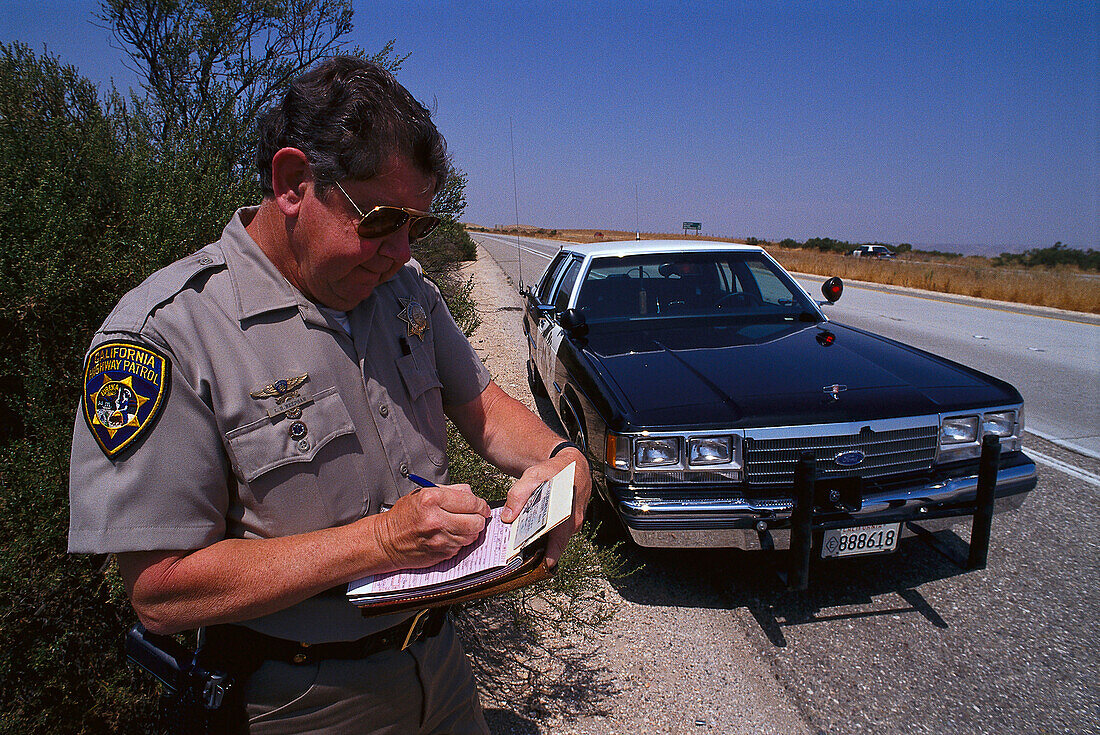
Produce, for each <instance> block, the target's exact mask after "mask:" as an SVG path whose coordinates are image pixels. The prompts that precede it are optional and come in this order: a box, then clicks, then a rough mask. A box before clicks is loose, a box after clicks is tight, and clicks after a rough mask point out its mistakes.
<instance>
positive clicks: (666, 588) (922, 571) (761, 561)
mask: <svg viewBox="0 0 1100 735" xmlns="http://www.w3.org/2000/svg"><path fill="white" fill-rule="evenodd" d="M960 533H963V534H964V535H965V534H966V531H965V530H963V529H960ZM967 549H968V543H967V541H966V540H965V539H964V538H962V537H960V536H959V535H958V534H956V533H955V531H954V530H946V531H939V532H936V533H934V534H930V535H929V536H928V537H927V538H922V537H911V538H904V539H902V540H901V541H900V542H899V543H898V549H897V551H895V552H894V553H892V554H886V555H881V554H880V555H872V556H864V557H858V558H848V559H827V560H822V559H811V562H810V576H809V588H808V589H807V590H805V591H792V590H788V589H787V587H786V582H785V577H784V573H785V570H786V563H787V561H786V560H787V555H786V552H783V551H773V552H760V551H741V550H737V549H707V550H672V549H667V550H666V549H642V548H639V547H636V546H631V545H627V544H624V545H623V546H621V547H620V553H621V554H622V556H623V557H624V558H625V560H626V562H627V564H628V565H629V567H630V568H635V569H636V571H635V572H634V573H633V574H631V575H629V576H627V577H624V578H621V579H614V580H611V583H612V585H614V586H615V588H616V589H617V591H618V592H619V594H620V595H621V596H622V597H623V599H625V600H629V601H631V602H634V603H638V604H643V605H672V606H680V607H706V608H712V609H729V610H736V609H739V608H744V609H745V610H747V611H748V612H749V613H750V614H751V615H752V616H753V618H754V619H755V620H756V622H757V624H758V625H759V626H760V629H761V631H762V632H763V633H764V634H765V635H766V636H767V638H768V640H769V641H770V642H771V643H772V645H774V646H776V647H780V648H782V647H785V646H786V645H787V639H786V636H785V635H784V632H783V631H784V629H785V628H788V627H791V626H797V625H804V624H807V623H820V622H828V621H843V620H853V619H857V618H865V617H871V616H882V615H892V616H900V615H907V616H908V615H919V616H921V617H922V618H924V620H925V621H926V622H927V624H928V625H930V626H933V627H935V628H939V629H942V630H946V629H947V628H948V624H947V623H946V621H945V620H944V618H943V616H941V615H940V614H939V613H938V612H937V611H936V609H935V608H934V607H933V606H932V605H931V604H930V603H929V602H928V601H927V600H926V599H925V597H924V596H923V595H922V594H921V592H920V589H919V588H920V587H921V586H922V585H924V584H927V583H929V582H934V581H937V580H942V579H948V578H951V577H955V576H958V575H960V574H966V573H967V570H966V568H965V566H964V562H965V559H966V554H967Z"/></svg>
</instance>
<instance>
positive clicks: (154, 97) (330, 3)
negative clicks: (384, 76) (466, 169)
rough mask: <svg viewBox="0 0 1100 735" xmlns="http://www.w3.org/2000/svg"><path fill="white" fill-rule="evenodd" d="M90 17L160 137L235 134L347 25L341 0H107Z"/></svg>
mask: <svg viewBox="0 0 1100 735" xmlns="http://www.w3.org/2000/svg"><path fill="white" fill-rule="evenodd" d="M97 17H98V18H99V19H100V20H101V21H102V22H103V23H105V24H106V26H107V28H109V29H110V30H111V32H112V34H113V36H114V39H115V41H116V42H117V43H118V44H120V46H121V48H122V50H123V51H124V52H125V53H126V55H127V56H128V57H129V59H130V62H129V64H128V67H129V68H130V69H131V70H132V71H134V72H136V73H137V74H138V75H140V76H141V78H142V79H143V82H142V89H143V90H144V92H145V97H144V99H141V98H137V97H136V96H135V97H134V102H135V105H136V107H137V108H138V109H139V110H141V111H142V112H143V113H144V115H145V116H146V117H147V119H148V123H149V130H148V131H147V132H148V133H149V134H150V135H152V136H153V138H154V139H155V140H157V141H159V142H160V143H161V144H162V145H167V144H169V143H170V141H172V140H173V139H175V138H176V137H178V136H181V135H182V136H190V135H193V134H194V133H195V132H196V131H202V132H203V133H205V134H210V133H213V132H216V131H221V135H223V136H228V137H229V138H230V139H234V138H236V139H240V137H241V136H242V134H244V133H246V132H247V131H246V130H242V129H241V128H242V127H248V126H250V125H251V124H252V121H253V120H254V119H255V117H256V114H257V113H258V112H259V111H260V109H261V108H262V107H263V106H264V105H266V104H267V103H268V102H269V101H270V100H271V99H272V98H273V97H274V96H275V94H276V93H277V92H279V91H281V90H282V89H284V88H285V87H286V85H287V83H288V82H289V81H290V79H291V78H293V77H294V76H295V75H297V74H298V73H300V72H302V71H304V70H305V69H307V68H309V67H310V66H312V65H313V64H314V63H316V62H317V61H318V60H319V59H321V58H323V57H325V56H328V55H330V54H333V53H335V52H338V51H340V50H342V49H343V47H344V42H343V41H341V38H342V37H344V36H345V35H346V34H347V33H349V32H350V31H351V28H352V24H351V17H352V8H351V3H350V2H349V1H348V0H104V1H103V2H102V3H101V6H100V12H99V14H98V16H97ZM388 50H389V48H387V51H388ZM383 53H386V51H384V52H383ZM398 65H399V63H398Z"/></svg>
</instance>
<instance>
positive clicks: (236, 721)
mask: <svg viewBox="0 0 1100 735" xmlns="http://www.w3.org/2000/svg"><path fill="white" fill-rule="evenodd" d="M126 657H127V658H129V659H130V660H131V661H133V662H134V663H136V664H137V665H138V666H140V667H141V668H143V669H145V670H146V671H148V672H149V673H150V674H152V675H153V676H155V677H156V678H157V679H158V680H160V682H161V683H162V684H163V685H164V689H163V693H162V697H161V707H162V710H163V715H164V721H165V723H166V724H167V725H168V727H169V732H171V733H173V735H239V734H240V733H247V732H248V717H247V715H246V713H245V702H244V686H245V683H246V682H247V681H248V677H250V676H251V675H252V674H253V673H254V672H255V671H256V669H257V668H259V666H260V664H261V663H262V660H260V659H258V658H257V659H255V660H252V659H248V660H244V659H243V658H241V657H237V658H238V659H240V660H228V658H227V657H225V656H219V657H214V656H211V655H209V654H207V653H204V651H203V650H201V649H200V650H199V651H198V652H195V651H190V650H188V649H187V648H185V647H184V646H182V645H180V644H179V643H178V642H177V641H176V640H175V639H174V638H171V637H169V636H163V635H156V634H154V633H150V632H149V631H147V630H146V629H145V627H144V626H143V625H141V624H140V623H139V624H138V625H135V626H134V627H133V629H131V630H130V632H129V633H128V634H127V635H126Z"/></svg>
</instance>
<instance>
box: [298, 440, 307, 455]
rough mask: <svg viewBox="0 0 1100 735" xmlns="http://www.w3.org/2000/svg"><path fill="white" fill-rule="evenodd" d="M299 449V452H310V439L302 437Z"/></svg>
mask: <svg viewBox="0 0 1100 735" xmlns="http://www.w3.org/2000/svg"><path fill="white" fill-rule="evenodd" d="M298 451H299V452H308V451H309V439H302V440H301V441H300V442H298Z"/></svg>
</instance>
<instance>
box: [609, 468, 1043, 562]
mask: <svg viewBox="0 0 1100 735" xmlns="http://www.w3.org/2000/svg"><path fill="white" fill-rule="evenodd" d="M996 478H997V480H996V486H995V488H994V493H993V513H1002V512H1005V511H1013V510H1016V509H1018V508H1019V507H1020V506H1021V505H1022V504H1023V502H1024V498H1025V497H1026V496H1027V493H1028V492H1029V491H1030V490H1032V489H1033V488H1034V487H1035V484H1036V482H1037V478H1036V473H1035V463H1034V462H1032V461H1031V460H1030V459H1029V458H1028V457H1027V456H1026V455H1024V454H1023V453H1014V454H1012V455H1006V456H1005V457H1003V458H1002V460H1001V462H1000V467H999V469H998V470H997V472H996ZM607 489H608V491H609V494H610V495H611V497H612V498H613V501H614V507H615V509H616V512H617V514H618V516H619V518H620V519H621V520H622V522H623V525H624V526H625V527H626V529H627V531H628V532H629V533H630V536H631V538H632V539H633V540H634V543H636V544H638V545H639V546H644V547H652V548H734V549H746V550H757V549H788V548H790V544H791V541H790V539H791V528H792V521H791V517H792V513H793V512H794V505H795V504H794V500H793V497H786V498H780V499H768V500H753V499H751V498H750V499H746V498H744V497H730V495H729V493H728V490H727V491H726V495H725V497H723V496H722V495H720V494H718V493H717V492H716V493H715V495H714V496H713V497H703V496H702V495H703V493H701V492H700V491H701V490H702V488H691V489H690V493H689V494H690V497H677V496H682V495H684V493H676V492H662V491H661V490H654V491H652V492H651V491H650V490H649V489H642V488H632V487H628V486H620V487H615V486H614V485H611V484H609V485H608V488H607ZM977 491H978V466H977V465H969V466H966V467H965V468H962V469H958V470H955V471H954V472H951V471H944V472H943V473H942V474H941V475H940V476H938V477H936V478H934V479H930V480H929V479H925V480H923V481H919V482H915V483H914V484H911V485H903V486H901V487H891V488H889V489H886V490H881V491H875V490H870V491H868V492H866V493H865V494H864V495H863V496H862V507H860V509H859V510H856V511H852V512H845V511H843V510H839V509H837V508H820V507H819V508H815V512H814V513H813V514H812V516H811V522H810V530H811V531H812V532H813V533H814V534H815V538H817V537H818V534H819V532H821V531H824V530H827V529H835V528H851V527H855V526H869V525H877V524H881V523H901V524H902V526H901V532H902V537H905V536H911V535H914V532H913V531H912V530H911V529H909V528H908V527H907V525H906V524H907V522H910V521H916V522H919V524H920V526H921V527H922V528H923V529H924V530H927V531H936V530H940V529H943V528H947V527H950V526H951V525H954V524H956V523H958V522H960V521H962V520H965V519H966V518H969V517H971V516H973V515H974V514H975V509H976V498H977V495H978V492H977Z"/></svg>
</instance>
